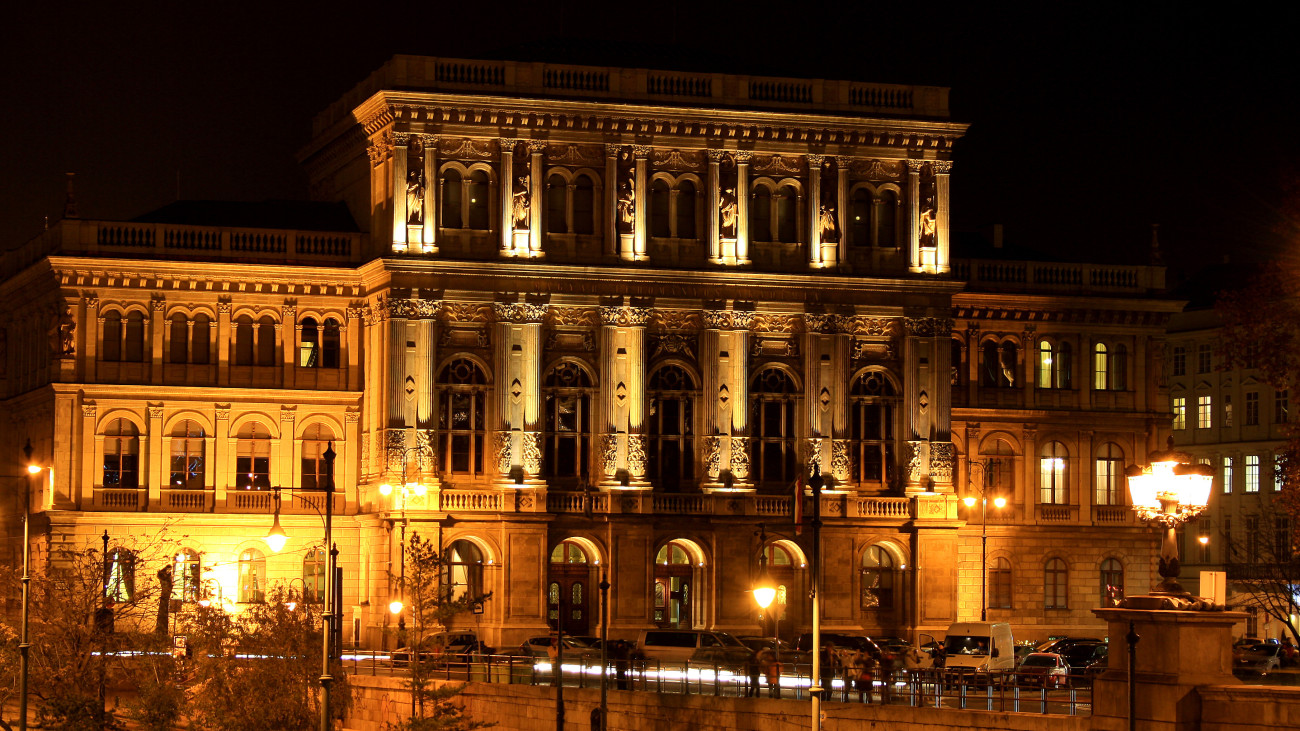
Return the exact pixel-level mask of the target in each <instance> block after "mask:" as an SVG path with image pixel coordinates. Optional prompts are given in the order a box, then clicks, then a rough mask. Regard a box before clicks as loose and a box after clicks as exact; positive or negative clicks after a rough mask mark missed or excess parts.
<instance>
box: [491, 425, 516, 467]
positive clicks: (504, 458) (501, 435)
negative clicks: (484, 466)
mask: <svg viewBox="0 0 1300 731" xmlns="http://www.w3.org/2000/svg"><path fill="white" fill-rule="evenodd" d="M492 449H493V451H494V452H495V453H496V465H497V472H500V473H501V474H503V475H504V474H507V473H509V472H510V467H511V466H512V463H511V461H510V432H508V431H499V432H496V433H495V434H493V435H492Z"/></svg>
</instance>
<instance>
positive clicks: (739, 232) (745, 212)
mask: <svg viewBox="0 0 1300 731" xmlns="http://www.w3.org/2000/svg"><path fill="white" fill-rule="evenodd" d="M751 158H753V153H751V152H749V151H748V150H741V151H738V152H736V263H737V264H739V265H740V266H748V265H749V162H750V159H751Z"/></svg>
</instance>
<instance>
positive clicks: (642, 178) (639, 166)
mask: <svg viewBox="0 0 1300 731" xmlns="http://www.w3.org/2000/svg"><path fill="white" fill-rule="evenodd" d="M652 149H653V148H652V147H650V146H649V145H633V146H632V155H633V156H634V158H635V160H636V224H635V225H636V229H635V231H634V232H633V233H634V237H633V247H634V248H633V252H632V260H633V261H646V260H648V259H649V258H650V257H649V255H647V254H646V231H647V230H648V227H649V225H650V222H649V219H648V218H647V217H646V211H647V210H649V201H650V196H649V188H648V186H649V183H650V176H649V173H648V168H649V165H648V162H647V158H649V157H650V152H651V150H652Z"/></svg>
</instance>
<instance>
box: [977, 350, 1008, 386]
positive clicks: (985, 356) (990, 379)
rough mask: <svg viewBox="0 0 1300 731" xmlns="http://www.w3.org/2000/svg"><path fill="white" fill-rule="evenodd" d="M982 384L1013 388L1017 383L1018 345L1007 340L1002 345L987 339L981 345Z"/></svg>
mask: <svg viewBox="0 0 1300 731" xmlns="http://www.w3.org/2000/svg"><path fill="white" fill-rule="evenodd" d="M980 385H981V386H986V387H990V388H1013V387H1015V385H1016V346H1015V344H1014V343H1012V342H1010V341H1007V342H1005V343H1002V344H1001V345H1000V346H999V344H998V343H997V342H995V341H992V340H986V341H985V342H984V344H983V345H981V346H980Z"/></svg>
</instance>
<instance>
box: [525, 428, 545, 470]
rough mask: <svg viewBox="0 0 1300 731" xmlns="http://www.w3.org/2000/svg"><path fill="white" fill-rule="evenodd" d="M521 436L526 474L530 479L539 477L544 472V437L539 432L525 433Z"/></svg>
mask: <svg viewBox="0 0 1300 731" xmlns="http://www.w3.org/2000/svg"><path fill="white" fill-rule="evenodd" d="M521 436H522V437H523V445H522V449H523V463H524V472H526V473H527V474H528V475H529V476H530V477H532V476H536V475H539V474H541V472H542V435H541V434H539V433H538V432H524V433H523V434H522V435H521Z"/></svg>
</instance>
